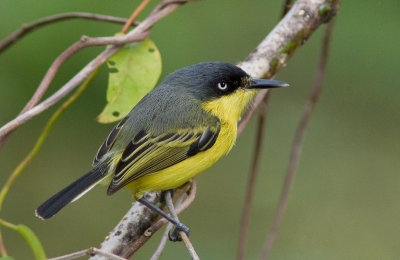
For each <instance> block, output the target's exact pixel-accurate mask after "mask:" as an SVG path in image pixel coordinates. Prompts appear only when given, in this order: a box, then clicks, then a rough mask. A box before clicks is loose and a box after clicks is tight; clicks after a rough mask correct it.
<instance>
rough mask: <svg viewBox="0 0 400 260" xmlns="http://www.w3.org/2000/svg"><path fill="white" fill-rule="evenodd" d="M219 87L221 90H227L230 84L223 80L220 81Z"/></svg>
mask: <svg viewBox="0 0 400 260" xmlns="http://www.w3.org/2000/svg"><path fill="white" fill-rule="evenodd" d="M218 88H219V89H220V90H226V89H227V88H228V84H226V83H225V82H223V81H222V82H220V83H218Z"/></svg>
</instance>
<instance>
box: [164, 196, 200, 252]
mask: <svg viewBox="0 0 400 260" xmlns="http://www.w3.org/2000/svg"><path fill="white" fill-rule="evenodd" d="M165 202H166V203H167V207H168V209H169V214H170V215H171V216H172V217H173V218H174V219H176V220H177V221H179V218H178V214H177V213H176V211H175V209H174V204H173V203H172V198H171V193H170V192H167V193H166V194H165ZM179 235H180V237H181V238H182V241H183V243H184V244H185V246H186V248H187V250H188V252H189V255H190V256H191V257H192V259H195V260H197V259H200V258H199V256H198V255H197V253H196V250H195V249H194V247H193V245H192V243H191V242H190V239H189V237H188V236H187V235H186V233H185V232H183V231H180V232H179Z"/></svg>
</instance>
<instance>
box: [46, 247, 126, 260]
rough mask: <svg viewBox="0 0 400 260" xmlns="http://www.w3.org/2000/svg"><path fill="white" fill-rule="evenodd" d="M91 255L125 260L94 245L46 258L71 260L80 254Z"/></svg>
mask: <svg viewBox="0 0 400 260" xmlns="http://www.w3.org/2000/svg"><path fill="white" fill-rule="evenodd" d="M93 255H99V256H103V257H106V258H107V259H109V260H126V258H123V257H120V256H117V255H114V254H112V253H108V252H105V251H102V250H100V249H98V248H95V247H91V248H88V249H84V250H81V251H78V252H74V253H71V254H68V255H63V256H58V257H54V258H49V259H47V260H71V259H77V258H79V257H82V256H93Z"/></svg>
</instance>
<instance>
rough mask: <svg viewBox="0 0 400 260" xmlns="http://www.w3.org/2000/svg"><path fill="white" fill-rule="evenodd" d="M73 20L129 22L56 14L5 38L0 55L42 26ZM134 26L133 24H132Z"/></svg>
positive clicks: (86, 14)
mask: <svg viewBox="0 0 400 260" xmlns="http://www.w3.org/2000/svg"><path fill="white" fill-rule="evenodd" d="M73 18H80V19H89V20H97V21H104V22H110V23H119V24H124V23H126V22H127V21H128V19H126V18H120V17H113V16H108V15H102V14H91V13H81V12H72V13H63V14H56V15H52V16H49V17H45V18H42V19H39V20H37V21H34V22H32V23H30V24H24V25H22V26H21V28H20V29H19V30H18V31H15V32H14V33H13V34H11V35H10V36H8V37H7V38H5V39H4V40H2V41H1V42H0V53H1V52H2V51H4V50H6V49H7V48H8V47H10V46H11V45H12V44H13V43H15V42H16V41H18V40H19V39H21V38H22V37H23V36H25V35H26V34H27V33H29V32H32V31H34V30H35V29H38V28H40V27H41V26H44V25H48V24H51V23H54V22H59V21H63V20H68V19H73ZM130 24H132V23H130ZM138 24H139V23H138V22H136V23H134V24H133V25H138Z"/></svg>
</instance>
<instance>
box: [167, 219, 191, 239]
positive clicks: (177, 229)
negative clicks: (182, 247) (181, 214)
mask: <svg viewBox="0 0 400 260" xmlns="http://www.w3.org/2000/svg"><path fill="white" fill-rule="evenodd" d="M181 231H183V232H185V234H186V235H187V236H189V233H190V229H189V228H188V227H187V226H185V225H184V224H182V223H180V222H179V223H178V224H176V225H175V228H174V230H173V231H172V232H169V233H168V238H169V240H170V241H173V242H177V241H182V237H181V235H180V234H179V232H181Z"/></svg>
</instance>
